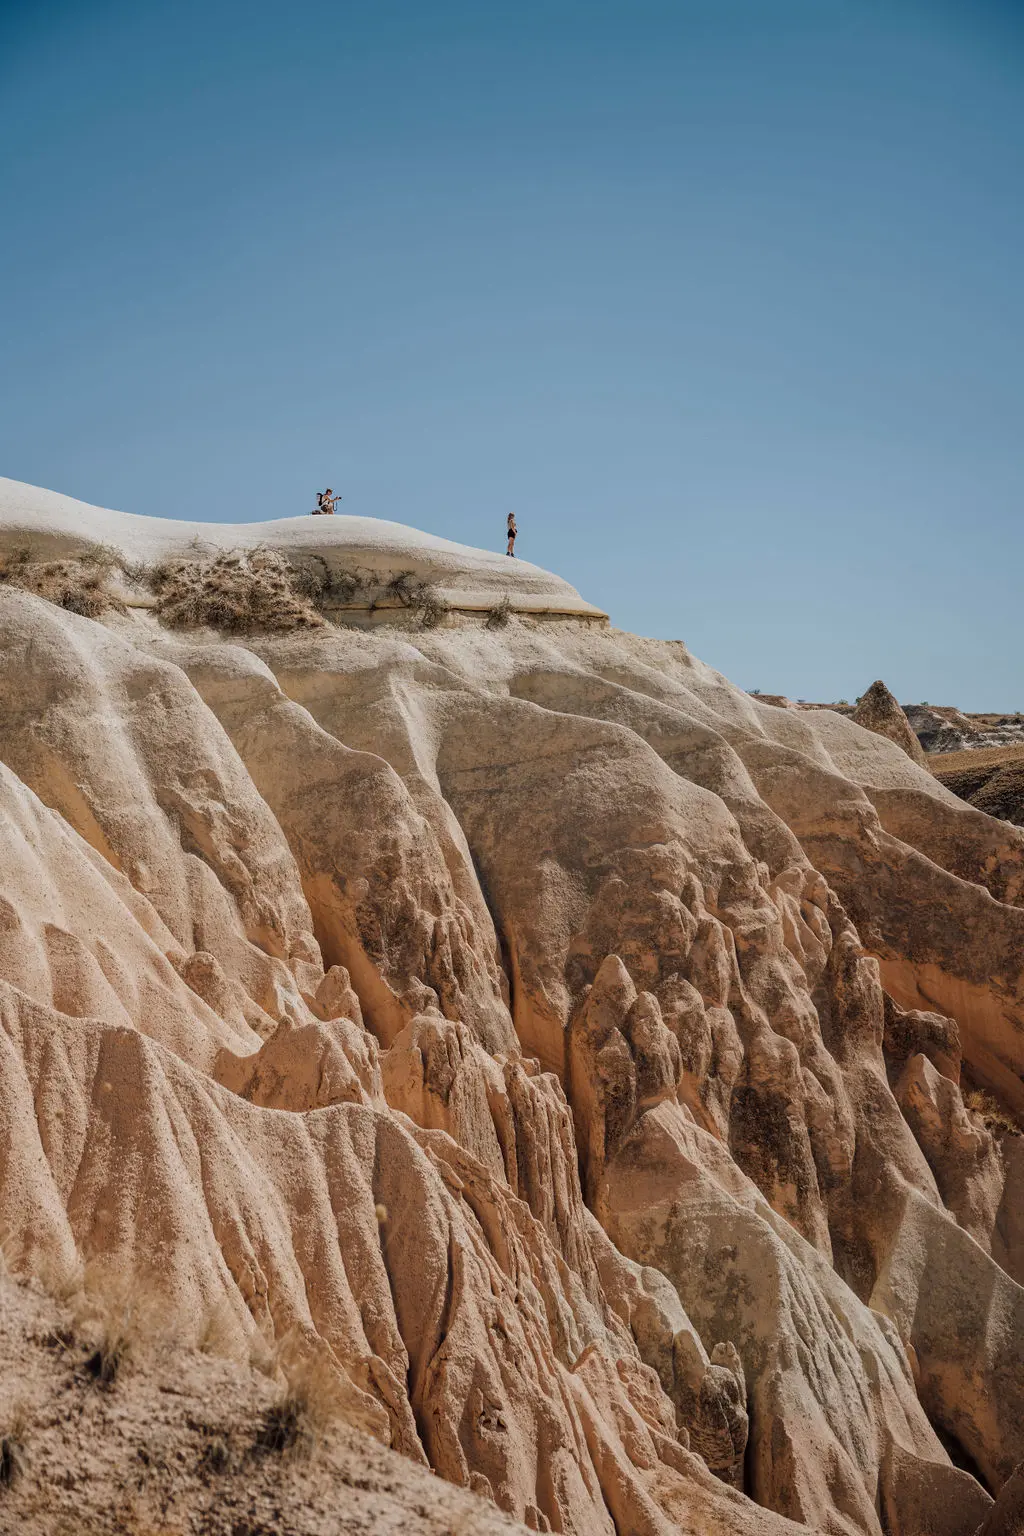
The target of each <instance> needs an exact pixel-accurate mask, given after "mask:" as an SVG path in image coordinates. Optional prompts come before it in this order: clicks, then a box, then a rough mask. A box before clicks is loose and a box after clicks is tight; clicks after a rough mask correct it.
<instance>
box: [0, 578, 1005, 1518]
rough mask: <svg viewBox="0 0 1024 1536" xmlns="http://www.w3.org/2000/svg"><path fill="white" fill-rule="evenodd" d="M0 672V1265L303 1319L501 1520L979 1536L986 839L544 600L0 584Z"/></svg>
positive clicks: (841, 745) (812, 717)
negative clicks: (560, 617)
mask: <svg viewBox="0 0 1024 1536" xmlns="http://www.w3.org/2000/svg"><path fill="white" fill-rule="evenodd" d="M0 682H2V701H3V702H2V705H0V850H2V858H0V1210H2V1212H3V1222H4V1229H5V1247H6V1249H7V1251H8V1252H9V1253H10V1254H11V1255H12V1263H13V1264H14V1266H15V1267H16V1268H17V1269H20V1270H21V1271H24V1272H32V1271H35V1272H46V1273H49V1274H53V1273H55V1272H57V1271H59V1270H60V1269H62V1268H64V1269H68V1270H70V1268H71V1267H72V1266H73V1265H74V1263H75V1262H76V1261H78V1260H80V1259H82V1258H85V1259H90V1258H101V1259H102V1260H103V1261H104V1262H105V1263H108V1264H111V1265H115V1266H117V1267H119V1268H122V1269H125V1270H127V1271H129V1272H133V1273H138V1274H140V1275H144V1276H145V1277H146V1278H147V1283H150V1284H152V1285H154V1286H156V1287H157V1288H159V1289H160V1291H161V1294H162V1296H163V1305H164V1308H165V1312H166V1314H167V1315H168V1316H170V1317H173V1318H174V1319H176V1320H177V1326H178V1327H179V1328H180V1329H181V1331H182V1333H183V1335H186V1336H191V1335H193V1334H196V1333H197V1332H198V1331H199V1330H200V1329H201V1328H202V1326H203V1323H204V1320H205V1319H207V1318H209V1317H210V1316H211V1315H213V1314H216V1315H217V1317H218V1319H220V1325H221V1327H222V1331H223V1333H224V1335H225V1337H226V1338H227V1339H228V1340H229V1341H232V1340H233V1341H234V1342H235V1344H237V1345H238V1346H239V1347H241V1345H243V1344H244V1343H245V1341H246V1340H249V1339H252V1338H253V1337H256V1336H258V1335H277V1336H283V1335H286V1334H288V1335H290V1336H291V1337H293V1338H294V1339H297V1340H298V1341H299V1347H301V1348H306V1349H308V1350H309V1351H311V1352H316V1354H317V1355H318V1357H319V1358H321V1359H324V1360H326V1361H327V1362H328V1364H329V1366H330V1367H331V1368H332V1369H334V1370H335V1371H336V1372H337V1373H338V1376H339V1379H340V1378H344V1379H345V1381H346V1383H348V1384H349V1388H350V1391H351V1394H352V1395H353V1400H354V1401H356V1402H357V1403H358V1405H359V1410H360V1415H361V1418H362V1419H363V1421H364V1422H366V1423H369V1424H370V1425H371V1426H372V1427H373V1429H374V1432H375V1433H376V1434H377V1435H378V1437H379V1438H380V1439H381V1440H382V1441H383V1442H384V1443H385V1444H386V1445H390V1446H392V1447H394V1448H395V1449H396V1450H398V1451H400V1452H402V1453H403V1454H404V1455H406V1456H408V1457H411V1458H413V1459H414V1460H417V1461H419V1462H421V1463H424V1464H429V1465H430V1466H431V1467H433V1468H434V1469H435V1470H436V1471H438V1472H439V1473H440V1474H441V1475H442V1476H443V1477H445V1478H447V1479H449V1480H450V1481H452V1482H454V1483H457V1484H460V1485H462V1486H464V1487H467V1488H470V1489H472V1490H474V1491H476V1492H477V1493H479V1494H480V1495H481V1496H482V1497H483V1498H486V1499H489V1500H491V1501H493V1502H494V1503H495V1504H497V1505H498V1506H499V1507H500V1508H501V1509H502V1510H504V1511H506V1512H507V1513H509V1514H511V1515H513V1516H514V1517H515V1518H517V1519H519V1520H521V1521H523V1522H524V1523H525V1525H526V1526H527V1527H528V1528H529V1529H532V1530H538V1531H543V1530H551V1531H561V1532H574V1533H579V1536H591V1533H598V1532H607V1533H609V1536H611V1533H613V1532H615V1531H618V1532H626V1531H628V1532H642V1533H664V1536H669V1533H671V1532H675V1531H677V1530H680V1529H682V1530H699V1531H701V1532H710V1533H745V1532H749V1533H751V1536H753V1533H762V1532H779V1533H782V1532H783V1531H795V1530H797V1529H798V1528H799V1527H803V1528H810V1529H812V1530H817V1531H822V1532H829V1533H832V1532H834V1533H844V1536H845V1533H850V1536H852V1533H870V1536H881V1533H882V1532H883V1531H885V1532H894V1531H906V1532H908V1533H909V1532H921V1531H925V1530H928V1531H933V1530H934V1531H942V1532H944V1533H949V1536H953V1533H960V1532H962V1533H964V1536H967V1533H968V1532H971V1533H973V1531H974V1530H975V1529H976V1527H977V1526H978V1524H979V1523H980V1522H981V1520H982V1519H983V1518H985V1516H986V1512H987V1510H988V1509H989V1506H990V1496H991V1495H994V1494H997V1493H998V1492H999V1490H1000V1489H1001V1488H1002V1487H1003V1486H1004V1485H1007V1483H1008V1480H1009V1479H1010V1478H1011V1475H1012V1474H1013V1471H1014V1468H1015V1466H1016V1465H1017V1464H1018V1463H1019V1462H1020V1461H1021V1460H1022V1458H1024V1343H1022V1341H1024V1290H1022V1289H1021V1287H1020V1285H1019V1284H1018V1281H1019V1279H1020V1278H1021V1277H1022V1275H1024V1226H1022V1224H1021V1222H1020V1221H1019V1219H1018V1217H1017V1214H1016V1213H1019V1211H1020V1210H1021V1208H1022V1202H1024V1186H1022V1179H1024V1158H1022V1157H1020V1156H1018V1155H1017V1154H1018V1152H1019V1150H1020V1146H1021V1141H1020V1138H1018V1137H1017V1136H1015V1135H1014V1134H1013V1130H1012V1126H1013V1120H1014V1114H1015V1113H1016V1112H1019V1111H1020V1110H1021V1109H1022V1108H1024V1086H1022V1082H1021V1071H1022V1062H1024V1040H1022V1031H1024V990H1022V976H1021V969H1022V964H1024V907H1022V901H1024V896H1022V892H1024V833H1020V832H1018V831H1017V830H1016V829H1014V828H1012V827H1009V826H1007V825H1006V824H1001V823H997V822H994V821H993V820H991V819H990V818H989V817H987V816H985V815H983V814H981V813H980V812H978V811H976V810H974V809H972V808H971V807H969V806H966V805H964V804H963V803H961V802H959V801H957V800H956V799H955V798H954V797H953V796H952V795H950V794H948V793H947V792H946V791H945V790H943V789H942V787H941V786H940V785H938V784H937V783H936V781H935V780H934V778H932V777H931V776H930V775H929V774H928V773H927V772H926V771H924V770H923V769H921V768H919V767H918V766H917V765H916V764H915V762H913V761H911V758H910V756H909V755H908V753H907V752H906V751H905V750H902V749H901V746H900V745H898V744H896V743H894V742H893V741H892V740H886V739H884V737H883V736H879V735H877V734H873V733H872V732H870V731H866V730H864V729H862V728H861V727H860V726H859V725H858V724H857V723H855V722H851V721H850V720H849V719H844V718H842V717H840V716H838V715H835V714H832V713H830V712H828V711H815V712H802V713H799V714H798V713H796V712H794V711H786V710H781V709H776V708H772V707H770V706H768V705H764V704H761V703H758V702H756V701H754V700H752V699H751V698H749V697H747V696H746V695H745V694H743V693H741V692H740V691H739V690H737V689H735V688H733V687H732V685H730V684H729V683H728V682H726V681H725V680H724V679H723V678H722V677H720V676H719V675H718V674H716V673H714V672H712V671H710V670H709V669H707V668H706V667H704V666H702V665H701V664H700V663H699V662H697V661H695V660H694V659H693V658H692V657H691V656H690V655H689V654H688V652H687V651H686V649H685V647H683V646H682V645H680V644H677V643H671V644H669V643H661V642H654V641H645V640H640V639H637V638H636V637H634V636H630V635H624V634H621V633H617V632H614V631H604V632H601V631H595V630H594V629H591V628H588V627H586V626H585V625H582V624H580V625H578V626H577V625H572V624H565V625H563V626H561V627H560V628H558V629H557V630H553V629H541V628H533V627H531V626H530V625H529V624H528V623H526V622H523V621H520V620H516V619H513V621H512V622H511V623H510V624H509V625H508V626H507V627H506V628H504V629H502V630H501V631H500V632H489V631H487V630H485V629H483V628H477V629H470V628H462V629H459V630H457V631H454V632H447V631H446V630H445V629H444V628H441V629H439V630H433V631H430V632H429V633H420V634H410V633H408V632H406V633H401V634H399V633H396V632H394V631H389V630H387V629H380V630H377V631H375V632H373V633H359V632H355V631H345V630H338V629H335V628H333V627H325V628H324V629H322V630H318V631H316V632H315V633H311V634H308V635H297V636H288V637H278V638H268V637H266V638H253V639H251V640H249V641H248V642H247V644H246V645H244V646H243V645H240V644H238V643H237V641H232V642H230V643H229V642H227V641H225V640H222V639H220V638H219V637H217V636H216V635H214V634H211V633H202V634H200V633H197V634H192V635H175V636H171V635H169V634H168V633H167V632H166V631H163V630H161V629H160V628H159V627H158V626H157V625H156V624H155V623H154V622H153V621H152V620H151V619H143V618H139V617H131V616H129V617H121V618H113V619H110V620H109V621H108V622H106V623H105V624H100V623H98V622H95V621H93V620H90V619H86V618H82V617H78V616H76V615H73V614H68V613H65V612H62V611H60V610H58V609H56V608H55V607H53V606H52V605H50V604H48V603H46V602H44V601H43V600H42V599H40V598H37V597H33V596H29V595H26V594H24V593H18V592H14V591H10V590H5V591H0ZM887 993H888V996H887V995H886V994H887ZM962 1069H963V1070H964V1071H965V1073H966V1074H967V1075H968V1076H969V1078H970V1081H971V1083H972V1084H974V1085H977V1086H980V1087H981V1088H982V1089H984V1090H985V1092H986V1093H987V1094H988V1095H989V1100H988V1101H986V1102H989V1101H990V1102H992V1103H996V1104H998V1105H1000V1106H1001V1111H1002V1116H1003V1120H1002V1123H1001V1125H1000V1124H995V1128H993V1126H994V1122H993V1121H992V1120H991V1118H990V1119H989V1121H988V1122H987V1123H986V1121H985V1120H984V1118H983V1117H981V1116H980V1115H979V1114H978V1113H977V1112H976V1111H975V1110H974V1109H973V1108H972V1107H970V1103H971V1101H968V1103H965V1099H964V1096H963V1095H962V1093H961V1088H960V1082H961V1070H962ZM950 1447H952V1448H953V1450H954V1452H955V1455H956V1459H957V1461H958V1462H960V1463H961V1465H954V1464H953V1461H951V1459H950V1455H949V1448H950ZM963 1466H969V1467H971V1468H972V1469H974V1471H975V1472H976V1473H977V1477H975V1476H973V1475H972V1474H971V1473H969V1472H967V1471H964V1470H962V1467H963ZM1012 1497H1013V1495H1012V1494H1008V1495H1007V1500H1009V1503H1007V1502H1006V1500H1004V1504H1005V1505H1006V1507H1007V1508H1009V1507H1010V1505H1011V1504H1012ZM792 1522H798V1523H799V1524H794V1523H792ZM992 1528H993V1529H996V1528H997V1527H995V1526H993V1527H992ZM999 1528H1000V1529H1001V1528H1002V1527H999Z"/></svg>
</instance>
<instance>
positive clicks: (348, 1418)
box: [255, 1338, 371, 1457]
mask: <svg viewBox="0 0 1024 1536" xmlns="http://www.w3.org/2000/svg"><path fill="white" fill-rule="evenodd" d="M274 1359H275V1365H276V1374H277V1375H278V1376H279V1377H280V1378H281V1382H280V1385H279V1392H278V1397H277V1399H276V1401H275V1402H273V1403H271V1405H270V1407H269V1408H268V1409H267V1410H266V1411H265V1412H264V1414H263V1417H262V1419H261V1421H260V1427H259V1430H258V1432H257V1435H256V1441H255V1448H256V1450H258V1451H261V1452H266V1453H277V1454H289V1455H293V1456H299V1457H309V1456H312V1455H314V1454H315V1453H316V1452H317V1451H318V1450H320V1449H321V1448H322V1446H323V1445H324V1443H325V1441H326V1439H327V1437H328V1435H329V1434H330V1432H331V1430H332V1429H333V1428H334V1427H335V1426H336V1425H338V1424H348V1425H351V1426H354V1427H356V1428H359V1429H364V1430H370V1428H371V1426H370V1422H369V1420H368V1418H367V1416H366V1414H365V1412H364V1410H363V1408H362V1406H361V1405H360V1402H359V1394H358V1392H357V1390H356V1388H355V1387H354V1386H353V1385H352V1383H351V1381H350V1380H349V1378H348V1377H347V1375H346V1374H345V1372H344V1371H343V1370H342V1369H341V1368H340V1367H339V1366H338V1365H336V1364H335V1363H334V1361H333V1360H332V1359H330V1358H329V1357H328V1356H326V1355H324V1354H312V1353H311V1352H310V1350H309V1347H308V1345H307V1346H306V1347H305V1348H303V1347H302V1346H301V1345H300V1344H298V1343H297V1342H296V1341H295V1340H294V1339H293V1338H286V1339H285V1340H283V1341H282V1343H281V1344H279V1345H278V1346H277V1348H276V1350H275V1352H274Z"/></svg>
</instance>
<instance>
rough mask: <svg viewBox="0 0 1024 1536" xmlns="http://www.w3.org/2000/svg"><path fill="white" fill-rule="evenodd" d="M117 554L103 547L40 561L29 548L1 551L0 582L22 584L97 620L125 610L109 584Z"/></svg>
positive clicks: (58, 605)
mask: <svg viewBox="0 0 1024 1536" xmlns="http://www.w3.org/2000/svg"><path fill="white" fill-rule="evenodd" d="M116 564H117V559H116V556H115V555H114V554H113V553H112V552H110V551H108V550H103V549H98V550H95V551H92V552H90V553H89V554H87V555H79V556H76V557H75V558H74V559H68V560H39V559H35V558H34V557H33V554H32V551H31V550H30V549H27V548H21V549H15V550H10V551H8V552H6V553H2V554H0V585H3V586H9V587H20V588H21V590H22V591H23V592H32V593H34V594H35V596H36V597H44V598H46V600H47V602H50V603H55V604H56V605H57V607H58V608H64V609H66V610H67V611H68V612H69V613H78V614H81V615H82V616H83V617H84V618H87V619H98V618H99V617H100V616H101V615H102V614H104V613H109V612H116V613H123V612H124V611H125V608H124V603H123V602H122V601H121V599H120V598H119V597H118V596H117V595H116V594H115V593H113V592H112V591H111V590H110V589H109V587H108V581H109V578H110V575H111V572H112V570H113V569H114V568H115V566H116Z"/></svg>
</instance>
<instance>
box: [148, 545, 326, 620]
mask: <svg viewBox="0 0 1024 1536" xmlns="http://www.w3.org/2000/svg"><path fill="white" fill-rule="evenodd" d="M149 583H150V586H151V587H152V589H153V592H154V594H155V596H156V599H157V604H156V607H157V613H158V614H159V615H160V618H161V619H162V620H163V622H164V623H165V624H168V625H170V626H171V628H173V629H195V628H200V627H209V628H211V629H220V630H225V631H227V632H228V633H229V634H250V633H252V632H254V631H257V630H262V631H265V632H272V633H281V632H283V631H288V630H296V629H319V628H321V627H322V625H323V623H324V621H323V619H322V618H321V616H320V614H319V613H318V612H317V610H316V608H315V606H314V603H313V599H312V597H311V596H310V595H309V591H310V589H311V588H315V585H316V584H315V580H314V576H313V575H311V574H310V573H309V572H308V571H307V574H306V575H305V576H304V577H302V578H299V577H298V576H297V572H296V567H294V566H293V565H292V564H291V562H290V561H289V560H287V559H286V558H285V557H284V555H280V554H278V553H277V551H276V550H272V549H262V548H258V549H253V550H229V551H227V552H225V553H223V554H218V555H213V556H212V557H210V558H209V559H202V558H200V557H197V558H195V559H188V560H186V559H173V560H164V561H161V562H160V564H159V565H155V566H153V567H152V568H151V569H150V571H149ZM304 588H305V590H304Z"/></svg>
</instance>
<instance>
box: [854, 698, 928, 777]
mask: <svg viewBox="0 0 1024 1536" xmlns="http://www.w3.org/2000/svg"><path fill="white" fill-rule="evenodd" d="M850 718H851V720H855V721H856V722H857V724H858V725H862V726H863V727H864V728H865V730H868V731H874V733H875V735H876V736H887V737H888V739H889V740H890V741H894V742H895V743H896V745H897V746H898V747H899V748H900V749H901V750H902V751H903V752H905V753H906V754H907V756H908V757H909V758H912V759H913V760H914V762H915V763H923V762H924V749H923V748H922V746H921V743H920V742H919V741H918V739H917V737H916V736H915V734H914V732H913V729H912V727H911V725H910V721H909V720H908V719H907V717H906V715H905V714H904V713H903V710H902V709H901V708H900V706H899V704H898V703H897V702H896V700H895V699H894V698H893V696H892V694H891V693H890V692H889V690H888V688H887V687H886V686H885V684H884V683H883V682H882V680H881V678H878V679H877V680H876V681H875V682H873V683H872V684H871V687H870V688H869V689H868V691H867V693H865V694H863V695H862V696H861V698H860V699H859V700H858V701H857V708H856V709H855V710H854V711H853V714H852V715H851V716H850Z"/></svg>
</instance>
